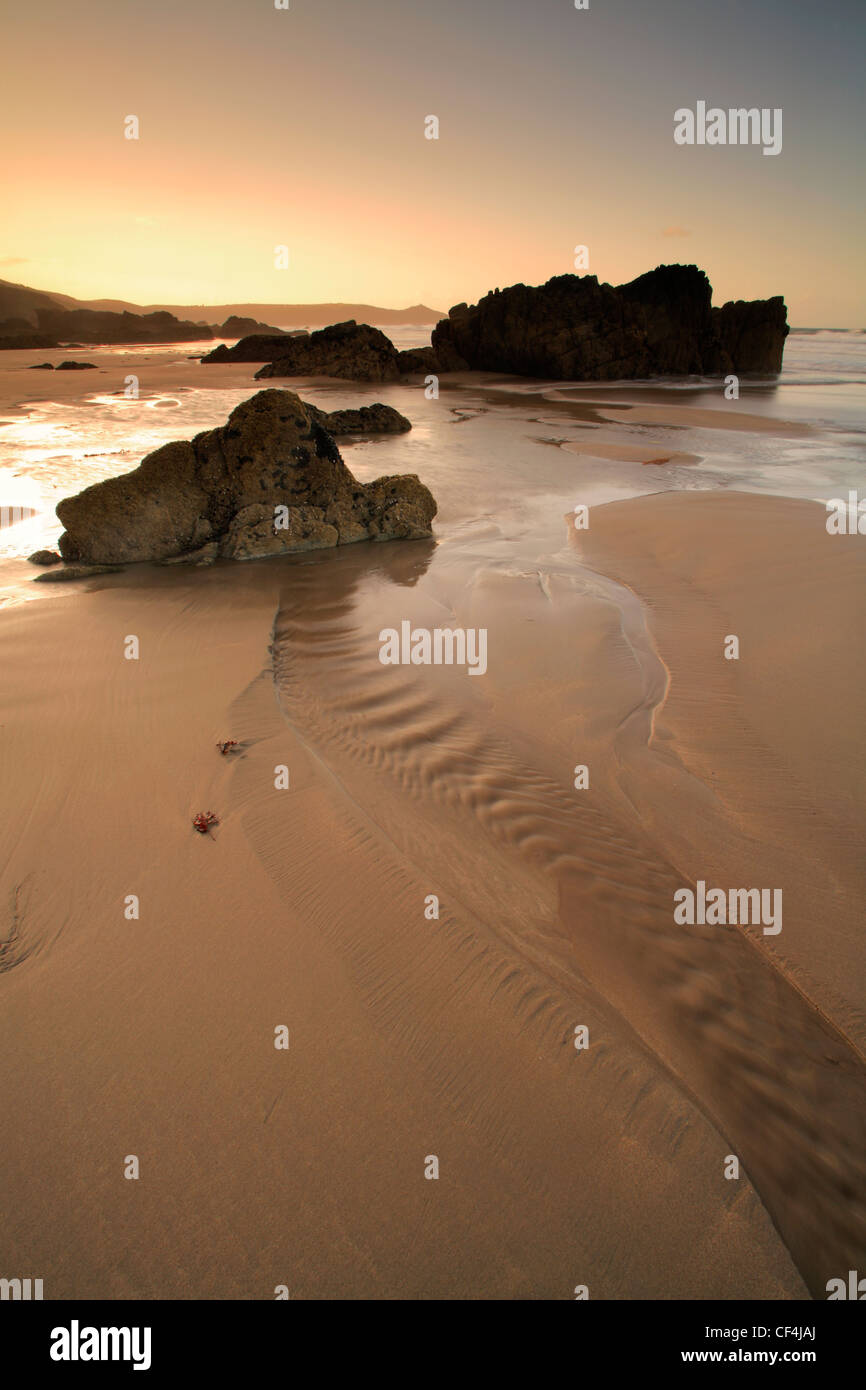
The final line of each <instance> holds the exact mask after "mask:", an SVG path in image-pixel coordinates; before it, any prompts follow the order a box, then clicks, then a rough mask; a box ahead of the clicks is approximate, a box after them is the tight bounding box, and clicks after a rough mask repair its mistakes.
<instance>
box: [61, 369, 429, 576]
mask: <svg viewBox="0 0 866 1390" xmlns="http://www.w3.org/2000/svg"><path fill="white" fill-rule="evenodd" d="M317 414H318V412H316V411H315V410H314V411H311V410H310V409H308V407H306V406H305V405H304V403H303V401H302V400H300V398H299V397H298V396H296V395H295V393H294V392H293V391H285V390H266V391H259V392H258V394H257V395H255V396H252V397H251V398H250V399H249V400H247V401H244V402H242V404H241V405H239V406H237V408H236V409H235V410H233V411H232V413H231V415H230V416H229V418H228V421H227V423H226V424H225V425H222V426H220V427H219V428H217V429H214V430H207V431H205V432H204V433H202V434H198V435H196V437H195V438H194V439H192V440H179V441H176V442H174V443H171V444H165V445H163V446H162V448H160V449H157V450H156V451H155V452H154V453H152V454H149V455H148V456H147V458H146V459H144V460H143V462H142V463H141V464H140V465H139V467H138V468H136V469H135V470H134V472H132V473H127V474H125V475H124V476H123V477H120V478H109V479H107V480H106V481H105V482H102V483H96V484H95V485H94V486H93V487H89V488H86V489H85V490H84V492H81V493H79V494H78V495H77V496H76V497H68V498H66V499H65V500H64V501H62V502H60V503H59V504H58V507H57V515H58V517H59V518H60V520H61V522H62V523H63V525H64V527H65V528H66V529H65V531H64V534H63V535H62V536H61V538H60V553H61V555H62V556H63V558H64V560H66V561H71V562H75V563H78V564H124V563H130V562H133V561H140V560H166V559H170V558H171V557H173V556H181V555H184V554H186V553H187V552H202V550H203V549H204V554H203V555H202V556H201V558H203V559H204V560H205V562H207V559H208V558H211V559H212V558H213V554H214V552H213V551H212V550H210V549H209V547H212V546H213V545H214V543H216V545H217V551H218V553H219V555H220V556H224V557H233V558H235V559H251V558H254V557H257V556H261V555H272V554H282V553H286V552H289V551H296V550H312V549H318V548H320V547H322V546H331V545H346V544H348V543H350V542H353V541H361V540H367V539H373V540H401V539H407V540H412V539H419V538H421V537H428V536H430V535H431V522H432V520H433V517H434V516H435V515H436V503H435V501H434V499H433V497H432V495H431V493H430V492H429V491H428V489H427V488H426V487H424V485H423V484H422V483H420V482H419V481H418V479H417V478H416V477H414V476H411V475H410V476H401V477H387V478H378V479H377V480H376V481H375V482H372V483H366V484H364V483H359V482H358V481H357V480H356V479H355V478H354V477H353V476H352V474H351V473H350V472H349V470H348V468H347V467H346V465H345V464H344V462H343V460H342V458H341V457H340V453H339V450H338V449H337V446H336V444H335V443H334V440H333V438H332V437H331V435H330V434H329V433H328V432H327V431H326V430H325V429H323V427H322V425H321V424H320V423H319V421H318V419H316V418H315V417H316V415H317ZM194 562H195V561H194Z"/></svg>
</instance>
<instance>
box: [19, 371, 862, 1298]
mask: <svg viewBox="0 0 866 1390" xmlns="http://www.w3.org/2000/svg"><path fill="white" fill-rule="evenodd" d="M81 355H82V356H84V355H85V354H83V353H82V354H81ZM34 375H35V374H34ZM46 375H47V374H46ZM87 375H88V376H93V375H94V374H93V373H88V374H87ZM52 384H53V383H52ZM823 515H824V513H823V509H821V508H819V507H817V506H814V505H813V504H809V503H796V502H782V501H777V500H775V499H768V498H764V497H754V496H749V497H743V496H738V495H735V494H731V495H724V496H708V495H701V496H698V495H693V494H689V495H677V496H659V497H653V498H649V499H642V500H639V501H632V502H624V503H615V504H612V505H610V506H608V507H603V508H596V509H594V510H593V513H592V525H591V528H590V530H589V531H588V532H581V533H578V534H577V535H576V536H575V537H574V541H575V545H576V546H577V553H576V554H575V555H574V556H573V558H572V561H571V563H565V562H564V563H563V566H562V568H561V570H560V571H559V572H558V573H556V574H554V576H553V578H551V579H548V578H544V579H540V577H539V575H538V574H535V573H526V574H523V573H516V572H507V571H505V570H503V569H501V568H500V569H493V570H488V569H484V568H478V567H477V565H476V567H475V568H473V561H472V557H471V555H468V554H462V555H461V554H459V553H458V555H457V556H456V557H454V558H451V559H449V558H448V556H447V555H445V556H444V558H442V554H441V552H440V553H436V551H435V548H434V546H432V545H430V544H427V543H412V544H406V543H401V544H395V545H391V546H381V547H377V546H372V545H365V546H354V547H348V548H346V549H345V550H341V551H338V552H335V553H320V554H317V555H312V556H305V557H293V558H292V559H290V560H287V561H264V562H260V563H257V564H250V565H234V566H232V565H218V566H217V567H215V568H214V569H211V570H203V571H192V572H182V571H179V570H177V569H150V568H147V567H139V568H136V569H134V570H130V571H128V572H126V573H125V574H121V575H116V576H108V577H105V578H103V579H102V580H99V581H93V582H92V583H90V584H89V585H88V586H87V588H86V590H83V589H77V591H76V592H74V593H72V592H66V593H64V594H63V595H62V596H57V597H54V596H53V595H52V596H51V597H50V598H47V599H43V600H41V601H40V602H38V603H33V604H29V605H26V606H24V607H19V608H11V609H9V610H7V611H4V612H3V613H0V624H2V636H3V639H4V654H5V660H4V664H3V676H2V687H0V769H2V778H3V785H4V788H5V789H6V794H7V795H6V800H7V806H11V807H12V810H13V814H12V816H11V817H7V819H6V820H5V822H4V825H3V829H2V838H0V865H2V880H0V908H2V917H0V936H2V937H3V938H4V940H5V942H6V944H5V948H4V951H3V955H2V962H3V965H4V966H5V967H6V968H5V972H4V973H3V974H2V975H0V994H2V1010H0V1018H2V1022H0V1047H2V1052H3V1056H4V1060H5V1068H4V1102H3V1106H4V1116H5V1125H4V1132H3V1139H2V1142H0V1185H2V1189H3V1192H4V1195H5V1202H4V1205H5V1212H6V1217H5V1221H4V1230H3V1237H2V1246H0V1256H2V1265H3V1268H4V1270H5V1271H6V1272H7V1273H8V1274H10V1275H11V1274H12V1273H18V1274H20V1275H21V1276H26V1275H30V1276H33V1277H40V1278H43V1279H44V1281H45V1296H46V1298H63V1297H76V1298H97V1297H107V1298H127V1297H151V1298H193V1297H204V1298H230V1297H238V1298H251V1299H257V1298H272V1297H273V1296H274V1289H275V1286H277V1285H280V1284H285V1285H288V1287H289V1289H290V1291H291V1296H292V1297H293V1298H341V1297H347V1298H400V1297H407V1298H461V1297H462V1298H480V1297H487V1298H523V1297H529V1298H566V1299H567V1298H572V1297H574V1289H575V1287H576V1286H578V1285H587V1286H588V1288H589V1293H590V1297H592V1298H752V1297H754V1298H771V1297H790V1298H805V1297H808V1293H809V1291H811V1292H812V1293H813V1294H816V1295H817V1296H822V1290H823V1283H824V1281H825V1280H826V1279H828V1278H830V1277H834V1276H836V1275H843V1276H844V1275H845V1272H846V1271H847V1269H848V1268H849V1267H851V1268H854V1267H861V1268H862V1265H863V1259H864V1253H866V1252H864V1240H863V1233H864V1212H863V1206H862V1196H863V1188H862V1177H863V1153H864V1147H863V1113H864V1109H863V1097H864V1078H866V1070H864V1066H863V1056H862V1049H863V1047H864V1042H866V1029H864V1026H863V1017H862V1014H861V1012H860V1001H861V1000H862V997H863V993H862V985H863V969H864V968H863V952H862V936H861V935H860V929H859V928H858V926H857V923H856V914H855V904H856V903H857V902H858V901H859V900H860V899H861V895H862V891H863V878H862V866H861V865H860V864H859V863H858V860H857V855H856V840H855V834H854V831H855V826H856V824H857V821H856V816H857V812H858V811H860V812H861V813H862V803H863V794H864V779H863V750H862V741H861V740H859V739H858V738H857V737H856V731H857V729H858V724H859V720H858V714H860V713H861V712H862V711H861V710H860V708H859V707H858V703H857V701H858V692H859V691H861V690H862V686H863V670H862V644H860V653H861V655H860V656H858V655H857V647H856V644H855V641H854V637H855V635H856V633H857V631H858V625H859V630H861V631H862V599H861V597H860V596H861V595H862V593H863V583H862V581H863V573H862V571H863V566H864V560H863V550H862V547H858V545H857V541H856V538H852V539H851V541H848V540H847V539H846V538H834V539H831V538H829V537H827V535H826V532H825V531H824V527H823ZM444 549H445V551H447V547H445V548H444ZM578 560H580V561H582V562H583V563H582V564H578V563H577V561H578ZM607 576H612V579H611V578H608V577H607ZM858 606H859V611H858ZM828 615H832V621H828ZM404 618H409V619H410V620H412V622H413V623H414V624H420V625H425V626H433V625H440V626H442V625H444V626H449V625H451V626H453V625H461V626H486V627H487V628H488V632H489V637H488V643H489V653H490V657H489V669H488V674H487V676H486V677H484V678H479V679H472V678H469V677H467V674H466V672H465V670H460V669H457V668H446V667H440V668H433V667H427V668H418V667H383V666H382V665H380V663H379V661H378V641H377V634H378V632H379V630H380V628H382V627H384V626H389V625H394V626H399V622H400V621H401V620H402V619H404ZM729 633H738V634H739V635H740V638H741V643H742V655H741V659H740V661H739V662H738V663H735V662H726V661H725V660H724V659H723V656H722V645H723V639H724V637H725V636H726V635H727V634H729ZM131 634H135V635H137V636H138V638H139V641H140V647H141V654H140V659H139V660H138V661H127V660H125V659H124V657H123V648H124V639H125V638H126V637H127V636H128V635H131ZM227 737H231V738H235V739H238V740H240V742H241V744H242V747H241V750H240V752H239V753H238V754H235V755H230V756H228V757H226V758H223V757H221V756H220V755H219V753H218V752H217V751H216V749H215V746H214V745H215V743H216V741H217V739H220V738H227ZM577 763H586V764H588V765H589V767H590V770H591V786H590V790H588V791H575V790H574V789H573V786H572V769H573V767H574V766H575V764H577ZM280 765H286V766H287V767H288V768H289V770H290V787H289V789H288V790H286V791H278V790H276V789H275V788H274V776H275V768H277V767H278V766H280ZM209 809H212V810H213V811H215V812H216V813H217V814H218V816H219V818H220V825H219V827H218V828H217V829H216V830H215V831H214V832H213V836H212V837H207V838H205V837H201V836H199V835H197V834H195V832H194V831H193V830H192V827H191V824H190V822H191V819H192V816H193V815H194V814H195V813H196V812H198V811H201V810H209ZM697 878H704V879H706V880H708V881H709V882H710V883H719V884H722V885H724V886H729V885H730V886H737V887H739V886H744V887H748V886H752V885H753V884H754V885H757V886H769V887H777V886H778V887H782V888H783V890H784V929H783V931H782V933H781V935H780V936H778V937H774V938H770V937H765V936H762V935H761V933H760V929H759V928H758V929H751V930H750V929H748V928H745V929H730V930H729V929H724V928H679V927H674V925H673V916H672V912H673V892H674V890H675V889H676V888H677V887H680V886H683V885H690V884H693V883H694V881H695V880H696V879H697ZM128 894H136V895H138V897H139V899H140V905H141V906H140V919H139V920H137V921H135V920H132V921H130V920H126V919H125V917H124V900H125V898H126V896H127V895H128ZM430 894H436V895H438V897H439V899H440V902H441V911H440V916H439V919H438V920H428V919H427V918H426V917H425V900H426V899H427V897H428V895H430ZM281 1024H285V1025H286V1026H287V1027H288V1028H289V1030H290V1048H289V1050H288V1051H277V1050H275V1048H274V1029H275V1027H277V1026H278V1025H281ZM581 1024H584V1025H587V1026H588V1028H589V1036H590V1046H589V1049H588V1050H586V1051H578V1050H576V1049H575V1047H574V1045H573V1042H574V1029H575V1027H576V1026H577V1025H581ZM131 1154H135V1155H137V1156H138V1158H139V1160H140V1164H141V1177H140V1179H139V1180H138V1181H130V1180H126V1179H125V1178H124V1176H123V1173H124V1162H125V1159H126V1156H127V1155H131ZM729 1154H737V1155H739V1156H740V1158H741V1161H742V1164H743V1168H742V1172H741V1176H740V1178H739V1179H738V1180H736V1181H727V1180H726V1179H725V1177H724V1168H725V1161H726V1156H727V1155H729ZM431 1155H436V1156H437V1157H438V1161H439V1165H440V1168H439V1174H440V1175H439V1179H438V1181H430V1180H427V1179H425V1176H424V1172H425V1164H426V1162H427V1160H428V1157H429V1156H431ZM858 1259H859V1261H860V1264H859V1265H858V1263H857V1261H858Z"/></svg>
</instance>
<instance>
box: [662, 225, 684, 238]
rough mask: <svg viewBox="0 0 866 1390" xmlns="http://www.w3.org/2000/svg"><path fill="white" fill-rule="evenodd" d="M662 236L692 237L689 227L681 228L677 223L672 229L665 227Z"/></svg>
mask: <svg viewBox="0 0 866 1390" xmlns="http://www.w3.org/2000/svg"><path fill="white" fill-rule="evenodd" d="M662 236H691V232H690V231H689V229H688V227H680V226H679V225H678V224H677V223H676V222H675V223H674V224H673V226H671V227H665V229H664V231H663V232H662Z"/></svg>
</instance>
